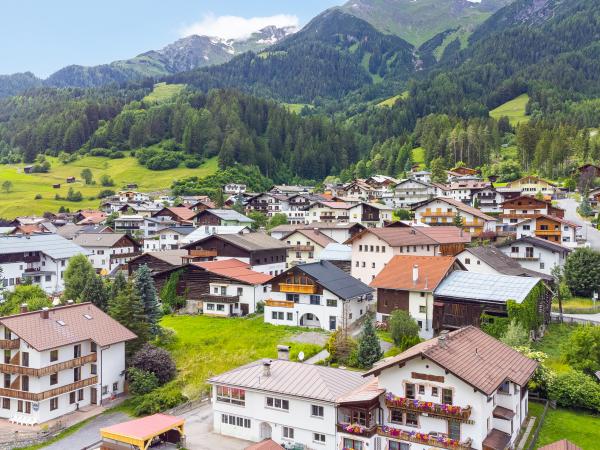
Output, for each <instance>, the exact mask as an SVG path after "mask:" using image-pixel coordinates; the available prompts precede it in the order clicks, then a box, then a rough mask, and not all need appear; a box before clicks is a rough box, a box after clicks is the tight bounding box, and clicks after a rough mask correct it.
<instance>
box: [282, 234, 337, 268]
mask: <svg viewBox="0 0 600 450" xmlns="http://www.w3.org/2000/svg"><path fill="white" fill-rule="evenodd" d="M281 240H282V241H283V242H285V243H286V244H287V246H288V249H287V259H286V263H287V267H291V266H295V265H297V264H307V263H313V262H316V261H319V259H320V255H321V252H322V251H323V249H324V248H325V247H327V245H328V244H331V243H334V242H335V241H334V240H333V239H331V238H330V237H329V236H327V235H325V234H323V233H321V232H320V231H319V230H318V229H299V230H296V231H292V232H291V233H289V234H287V235H285V236H283V237H282V238H281Z"/></svg>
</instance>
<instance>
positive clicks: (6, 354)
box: [4, 350, 10, 364]
mask: <svg viewBox="0 0 600 450" xmlns="http://www.w3.org/2000/svg"><path fill="white" fill-rule="evenodd" d="M4 364H10V350H4Z"/></svg>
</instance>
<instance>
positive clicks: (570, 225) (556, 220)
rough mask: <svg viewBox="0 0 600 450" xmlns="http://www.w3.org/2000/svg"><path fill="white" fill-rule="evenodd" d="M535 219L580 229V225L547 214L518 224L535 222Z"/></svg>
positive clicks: (538, 215)
mask: <svg viewBox="0 0 600 450" xmlns="http://www.w3.org/2000/svg"><path fill="white" fill-rule="evenodd" d="M537 219H546V220H550V221H553V222H558V223H562V224H563V225H567V226H569V227H571V228H580V227H581V225H579V224H577V223H575V222H571V221H569V220H565V219H561V218H560V217H557V216H550V215H548V214H536V215H535V216H534V217H529V218H527V219H523V220H522V221H521V222H519V224H522V223H525V222H531V221H532V220H537Z"/></svg>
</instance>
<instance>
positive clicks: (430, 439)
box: [377, 426, 472, 450]
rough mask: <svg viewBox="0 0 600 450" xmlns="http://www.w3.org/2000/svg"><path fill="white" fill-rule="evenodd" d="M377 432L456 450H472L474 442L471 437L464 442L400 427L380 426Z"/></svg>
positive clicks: (386, 435) (382, 434)
mask: <svg viewBox="0 0 600 450" xmlns="http://www.w3.org/2000/svg"><path fill="white" fill-rule="evenodd" d="M377 434H379V435H380V436H385V437H388V438H392V439H398V440H401V441H408V442H414V443H416V444H425V445H430V446H432V447H436V448H447V449H454V450H470V449H471V442H472V441H471V438H469V439H467V440H466V441H464V442H460V441H457V440H456V439H452V438H449V437H447V436H445V435H432V434H427V433H420V432H418V431H405V430H401V429H399V428H393V427H388V426H382V427H379V428H378V429H377Z"/></svg>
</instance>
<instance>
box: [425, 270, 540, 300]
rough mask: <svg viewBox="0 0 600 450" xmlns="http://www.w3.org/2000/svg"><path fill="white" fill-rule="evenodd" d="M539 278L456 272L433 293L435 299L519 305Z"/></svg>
mask: <svg viewBox="0 0 600 450" xmlns="http://www.w3.org/2000/svg"><path fill="white" fill-rule="evenodd" d="M540 281H541V280H540V278H534V277H515V276H510V275H495V274H487V273H476V272H465V271H461V270H457V271H454V272H452V273H451V274H450V275H448V276H447V277H446V279H444V281H442V282H441V284H440V285H439V286H438V288H437V289H436V290H435V291H434V296H436V297H451V298H458V299H465V300H481V301H490V302H499V303H506V302H507V301H508V300H514V301H516V302H517V303H521V302H522V301H523V300H525V298H526V297H527V295H528V294H529V292H531V290H532V289H533V288H534V287H535V286H536V285H537V284H538V283H539V282H540Z"/></svg>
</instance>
